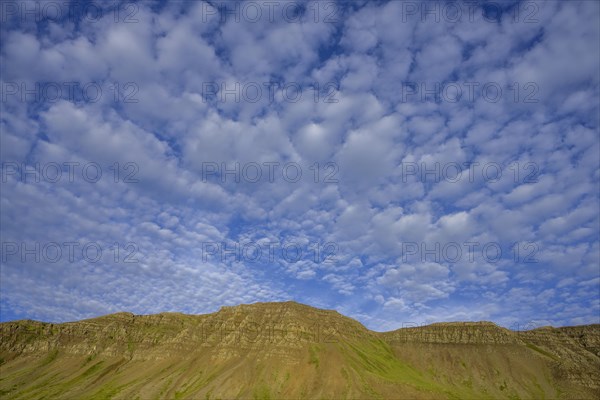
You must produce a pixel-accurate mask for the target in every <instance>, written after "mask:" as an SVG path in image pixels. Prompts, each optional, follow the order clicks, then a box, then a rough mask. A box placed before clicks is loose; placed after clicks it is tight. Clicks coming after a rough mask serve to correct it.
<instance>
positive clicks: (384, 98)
mask: <svg viewBox="0 0 600 400" xmlns="http://www.w3.org/2000/svg"><path fill="white" fill-rule="evenodd" d="M6 4H8V6H4V5H3V7H4V8H3V9H2V20H3V24H2V25H3V27H2V46H1V56H0V57H1V65H2V67H1V68H2V107H3V110H2V120H1V129H2V131H1V136H0V138H1V149H0V158H1V161H2V193H1V206H2V209H1V223H2V249H1V250H2V268H1V270H0V277H1V289H2V291H1V296H0V305H1V319H2V320H10V319H16V318H34V319H42V320H50V321H65V320H73V319H79V318H84V317H90V316H94V315H99V314H104V313H109V312H115V311H121V310H127V311H131V312H134V313H155V312H161V311H181V312H188V313H201V312H210V311H214V310H216V309H218V307H219V306H221V305H233V304H238V303H249V302H255V301H280V300H287V299H294V300H297V301H300V302H304V303H308V304H311V305H314V306H317V307H325V308H335V309H337V310H339V311H340V312H342V313H344V314H347V315H351V316H353V317H356V318H358V319H359V320H361V321H362V322H363V323H365V324H366V325H367V326H368V327H370V328H372V329H381V330H383V329H394V328H398V327H400V326H402V325H403V324H409V323H422V322H431V321H442V320H493V321H495V322H497V323H500V324H502V325H505V326H507V327H519V326H524V325H526V324H532V323H533V324H536V325H543V324H554V325H565V324H578V323H598V322H600V269H599V268H600V237H599V235H600V225H599V224H600V213H599V201H600V198H599V193H600V188H599V182H600V139H599V135H598V124H599V115H598V104H599V100H600V97H599V88H600V86H599V85H600V76H599V71H600V57H599V53H598V49H599V48H600V28H599V26H598V18H599V16H600V15H599V14H600V9H599V6H598V4H597V3H595V2H590V1H582V2H575V1H573V2H555V1H550V2H529V1H527V2H520V3H514V4H512V3H510V4H509V3H504V2H503V3H501V4H500V3H486V4H474V3H472V2H468V3H461V2H458V3H452V4H449V3H431V2H423V3H420V2H400V1H390V2H360V1H359V2H352V3H334V2H308V3H302V4H301V3H297V2H283V1H282V2H266V3H262V2H246V3H235V2H221V3H219V2H211V3H210V4H209V3H206V2H200V1H198V2H173V3H171V2H166V3H163V2H140V3H132V4H124V5H119V6H115V4H112V3H110V4H108V3H104V2H98V3H92V6H90V5H88V6H82V5H81V4H79V3H76V4H71V5H70V6H66V5H65V4H63V3H62V2H57V3H52V2H49V3H47V4H55V5H56V7H57V8H56V10H58V11H56V10H54V9H51V8H50V7H48V6H47V5H46V6H43V4H44V3H34V2H7V3H6ZM32 10H33V11H32ZM55 11H56V12H55Z"/></svg>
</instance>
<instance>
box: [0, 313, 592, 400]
mask: <svg viewBox="0 0 600 400" xmlns="http://www.w3.org/2000/svg"><path fill="white" fill-rule="evenodd" d="M598 371H600V326H599V325H591V326H578V327H566V328H541V329H535V330H532V331H524V332H513V331H510V330H507V329H504V328H501V327H498V326H496V325H495V324H493V323H489V322H474V323H472V322H470V323H443V324H433V325H429V326H426V327H415V328H404V329H399V330H396V331H392V332H385V333H377V332H373V331H369V330H368V329H366V328H365V327H364V326H363V325H361V324H360V323H359V322H357V321H355V320H352V319H350V318H347V317H344V316H342V315H341V314H339V313H337V312H336V311H330V310H320V309H316V308H312V307H308V306H305V305H302V304H298V303H294V302H285V303H257V304H251V305H241V306H236V307H223V308H222V309H221V310H219V312H216V313H213V314H206V315H184V314H177V313H163V314H157V315H144V316H138V315H133V314H130V313H118V314H112V315H107V316H104V317H100V318H94V319H89V320H83V321H78V322H71V323H64V324H48V323H42V322H35V321H15V322H7V323H2V324H0V395H7V396H8V397H10V398H40V397H44V396H47V397H51V398H52V397H53V398H92V397H93V398H98V397H100V398H101V397H116V398H135V397H138V396H139V397H140V398H149V397H151V398H157V397H158V398H193V399H196V398H211V397H215V398H218V397H220V398H248V397H254V398H263V397H264V398H269V397H270V398H321V397H326V398H373V397H383V398H396V399H397V398H411V399H412V398H452V397H460V398H515V397H519V398H542V397H545V398H597V397H598V396H599V395H600V387H599V383H600V374H599V372H598Z"/></svg>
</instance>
